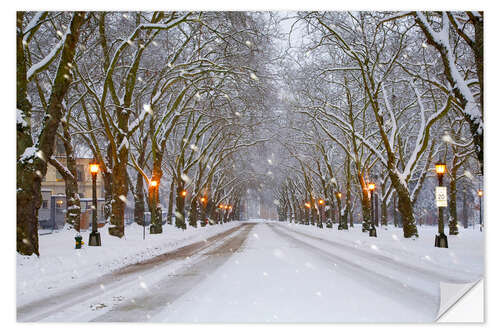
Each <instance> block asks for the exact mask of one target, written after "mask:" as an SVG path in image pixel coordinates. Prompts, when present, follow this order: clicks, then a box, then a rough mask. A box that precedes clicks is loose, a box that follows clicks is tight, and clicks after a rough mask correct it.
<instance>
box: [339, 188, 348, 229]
mask: <svg viewBox="0 0 500 333" xmlns="http://www.w3.org/2000/svg"><path fill="white" fill-rule="evenodd" d="M336 195H337V203H338V206H339V227H338V230H343V229H346V230H347V221H346V225H345V226H344V224H343V223H342V192H337V193H336Z"/></svg>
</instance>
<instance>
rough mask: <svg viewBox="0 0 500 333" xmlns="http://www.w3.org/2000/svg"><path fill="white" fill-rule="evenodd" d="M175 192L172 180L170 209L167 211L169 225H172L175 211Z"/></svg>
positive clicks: (169, 200) (169, 195)
mask: <svg viewBox="0 0 500 333" xmlns="http://www.w3.org/2000/svg"><path fill="white" fill-rule="evenodd" d="M174 191H175V182H174V181H173V180H172V182H171V183H170V193H169V194H168V209H167V219H168V221H167V223H168V224H172V217H173V210H174Z"/></svg>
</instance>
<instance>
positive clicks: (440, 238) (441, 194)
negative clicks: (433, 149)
mask: <svg viewBox="0 0 500 333" xmlns="http://www.w3.org/2000/svg"><path fill="white" fill-rule="evenodd" d="M435 171H436V175H437V177H438V187H437V188H436V205H437V207H438V234H437V235H436V238H435V242H434V246H435V247H442V248H447V247H448V238H447V237H446V235H445V233H444V207H446V206H447V196H446V187H443V176H444V174H445V173H446V164H445V163H442V162H438V163H436V165H435ZM375 189H376V184H375V183H374V182H370V183H368V184H367V188H366V190H367V191H368V193H369V199H370V229H369V236H370V237H377V229H376V228H375V209H374V200H373V195H374V191H375ZM336 195H337V197H338V199H339V230H340V229H341V226H342V213H341V208H340V207H341V201H340V199H341V198H342V193H341V192H337V193H336ZM477 195H478V196H479V225H480V230H481V231H482V230H483V217H482V210H483V209H482V197H483V190H481V189H479V190H478V191H477ZM324 203H325V201H324V200H323V199H318V206H319V209H320V211H321V212H323V210H322V208H323V205H324ZM305 207H306V208H307V209H311V203H310V202H306V203H305ZM322 217H323V216H322ZM322 217H321V219H320V221H322ZM363 231H365V230H363Z"/></svg>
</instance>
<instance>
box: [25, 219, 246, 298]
mask: <svg viewBox="0 0 500 333" xmlns="http://www.w3.org/2000/svg"><path fill="white" fill-rule="evenodd" d="M237 223H238V222H231V223H228V224H223V225H220V224H217V225H213V226H208V227H204V228H192V227H190V226H189V225H188V228H187V229H186V230H182V229H178V228H175V227H173V226H171V225H164V226H163V233H162V234H155V235H151V234H149V230H148V229H146V233H145V239H144V240H143V228H142V227H141V226H139V225H137V224H135V223H133V224H131V225H128V226H126V228H125V237H123V238H122V239H119V238H117V237H112V236H110V235H109V233H108V230H107V226H105V227H104V228H102V229H99V232H100V234H101V239H102V246H96V247H92V246H87V245H86V244H85V245H84V246H83V248H82V249H78V250H77V249H75V248H74V247H75V240H74V236H75V231H74V230H61V231H59V232H56V233H53V234H49V235H42V236H40V237H39V242H40V257H37V256H35V255H32V256H22V255H20V254H17V261H16V270H17V285H16V288H17V291H16V294H17V306H18V307H19V306H22V305H23V304H26V303H29V302H32V301H34V300H37V299H40V298H42V297H47V296H49V295H51V294H52V293H54V292H57V291H59V290H61V289H64V288H66V287H71V286H73V285H75V284H78V283H83V282H86V281H90V280H92V279H95V278H97V277H100V276H102V275H104V274H106V273H109V272H111V271H113V270H115V269H118V268H121V267H124V266H127V265H130V264H134V263H137V262H140V261H143V260H146V259H149V258H152V257H154V256H157V255H159V254H162V253H165V252H166V251H171V250H174V249H176V248H179V247H181V246H183V245H186V244H189V243H194V242H197V241H202V240H205V239H207V238H208V237H210V236H213V235H215V234H219V233H221V232H224V231H226V230H228V229H231V228H233V227H235V226H236V224H237ZM89 233H90V231H83V232H82V233H81V235H82V237H83V240H84V242H85V243H87V241H88V238H89Z"/></svg>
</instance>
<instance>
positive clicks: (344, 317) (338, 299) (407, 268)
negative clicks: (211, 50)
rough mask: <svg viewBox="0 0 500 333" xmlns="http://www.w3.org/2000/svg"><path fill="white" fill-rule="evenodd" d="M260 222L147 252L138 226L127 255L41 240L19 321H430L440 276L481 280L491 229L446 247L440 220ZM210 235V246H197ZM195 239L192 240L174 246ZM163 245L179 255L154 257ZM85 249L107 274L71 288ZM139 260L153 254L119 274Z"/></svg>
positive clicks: (156, 240)
mask: <svg viewBox="0 0 500 333" xmlns="http://www.w3.org/2000/svg"><path fill="white" fill-rule="evenodd" d="M259 222H260V223H251V224H242V223H231V224H227V225H223V226H213V227H209V228H206V229H200V230H191V231H186V232H184V233H182V232H181V231H178V230H175V231H174V230H171V231H170V232H169V233H168V232H167V233H166V234H164V235H163V236H161V235H155V237H152V236H149V235H148V237H152V238H151V239H150V240H149V241H148V242H149V243H151V244H149V245H148V247H147V250H145V248H144V242H143V241H142V239H141V237H142V233H140V237H138V236H137V235H136V236H133V235H134V232H133V231H132V230H131V231H130V232H128V237H129V239H128V240H127V241H123V243H121V244H122V245H123V246H124V248H127V249H128V250H127V251H128V252H122V251H121V250H120V252H118V251H117V249H118V248H119V249H121V248H122V247H121V246H122V245H121V244H118V245H114V244H113V245H112V242H113V241H115V242H122V241H120V240H112V239H108V238H109V237H106V238H104V239H103V245H105V244H109V245H108V246H109V250H105V251H109V253H108V252H106V253H104V252H100V253H101V254H102V255H99V254H91V253H88V252H85V251H93V250H95V249H94V248H93V249H89V248H86V249H84V250H83V251H81V252H80V256H78V255H75V254H74V252H78V251H76V250H72V249H71V248H68V249H65V250H64V251H62V250H63V249H62V248H61V246H59V251H61V252H63V253H69V254H67V255H66V254H60V253H59V252H58V251H56V250H55V249H54V248H55V247H56V246H55V245H54V244H59V243H56V242H50V244H51V245H49V244H44V245H42V247H41V253H42V254H43V253H46V254H45V255H46V258H44V257H41V258H40V259H36V258H29V259H24V258H22V257H21V258H18V277H17V280H18V289H17V293H18V320H20V321H39V320H41V321H155V322H429V321H433V320H434V319H435V318H436V316H437V313H438V309H439V303H440V282H447V283H465V282H470V281H476V280H477V279H479V278H480V277H481V276H482V275H483V271H484V259H483V258H484V252H483V233H480V232H479V231H478V230H477V229H476V230H475V231H473V230H461V234H460V236H449V245H450V248H449V249H438V248H434V246H433V242H434V240H433V237H434V235H435V228H427V227H425V228H420V229H419V233H420V237H419V239H417V240H410V239H404V238H402V230H401V229H395V228H393V227H389V228H388V229H387V230H385V229H384V228H379V229H378V236H379V237H378V238H370V237H368V235H367V234H366V233H362V232H361V231H360V230H359V227H356V228H354V229H350V230H349V231H338V230H336V229H318V228H316V227H313V226H303V225H294V224H288V223H279V222H271V223H262V221H259ZM234 227H238V228H237V229H235V230H229V229H231V228H234ZM137 229H138V228H137ZM228 230H229V231H228ZM223 232H224V233H223ZM216 233H219V234H220V235H219V236H216V237H212V238H209V236H208V234H211V235H215V234H216ZM102 234H103V235H104V234H105V233H104V232H102ZM135 234H137V232H136V233H135ZM43 237H49V236H42V239H41V240H42V241H43ZM50 237H54V238H55V237H62V236H58V235H51V236H50ZM134 237H135V238H134ZM161 237H163V238H161ZM131 238H132V239H131ZM160 239H161V240H160ZM203 239H206V240H207V241H206V246H203V247H200V246H195V245H196V242H197V241H198V242H199V240H203ZM106 241H107V242H108V243H106ZM47 242H48V241H47ZM59 242H60V243H61V244H66V242H64V241H63V240H62V239H60V240H59ZM125 242H126V243H125ZM141 242H142V243H141ZM187 244H195V245H193V246H188V247H185V248H181V250H177V252H176V251H172V250H173V249H175V248H179V247H180V246H185V245H187ZM203 244H204V243H203ZM118 246H120V247H118ZM125 246H126V247H125ZM44 247H47V248H46V249H45V250H46V252H43V251H44ZM49 248H50V249H52V250H53V251H54V252H53V253H51V252H49ZM104 249H105V247H104V246H103V248H102V249H101V250H104ZM165 251H170V252H171V253H170V252H169V253H170V254H169V255H168V256H166V257H154V256H155V255H157V254H160V253H163V252H165ZM57 253H59V254H57ZM84 254H89V258H88V259H87V261H86V262H83V265H84V266H83V267H84V268H83V269H81V271H82V270H83V272H80V274H79V276H78V278H79V279H80V280H81V281H83V280H89V279H91V278H92V277H96V276H101V275H103V274H102V272H101V270H102V271H103V272H106V273H108V274H107V275H104V276H103V278H102V283H100V284H96V285H95V286H93V285H92V288H93V290H94V291H93V292H91V291H87V288H89V286H88V285H86V286H85V285H84V288H82V290H78V289H76V290H75V289H74V288H73V290H69V291H67V292H66V294H64V292H65V290H66V289H68V288H69V286H70V285H71V284H70V282H71V280H69V282H68V281H67V279H68V276H73V275H74V272H73V269H75V270H76V269H77V268H76V267H74V268H71V267H72V266H79V265H82V263H81V262H74V263H72V264H71V265H70V264H68V261H71V260H75V258H76V260H81V256H83V255H84ZM108 255H109V256H110V257H111V258H108V257H107V256H108ZM141 258H153V259H151V260H153V261H152V262H150V263H149V264H147V263H143V264H139V265H132V266H128V267H126V268H124V269H122V271H120V270H118V271H116V268H117V267H123V266H125V265H127V264H130V263H136V262H138V261H140V260H141ZM27 261H30V265H26V264H27ZM57 262H59V265H60V270H58V271H57V272H56V273H54V274H53V273H51V272H47V271H45V272H44V274H43V275H42V278H41V279H40V274H39V273H40V272H41V269H42V268H50V269H52V270H53V269H54V265H55V264H54V263H57ZM33 263H34V264H35V265H33ZM37 265H38V267H37ZM99 265H101V266H99ZM101 267H102V269H101ZM130 267H131V268H130ZM110 272H111V273H110ZM36 275H38V276H36ZM38 279H40V280H41V281H40V282H39V283H38V285H37V287H33V288H31V289H27V287H24V288H23V287H22V286H23V285H24V284H23V281H27V282H29V283H27V284H30V283H32V282H33V281H35V280H38ZM44 281H45V282H44ZM49 281H51V282H56V281H59V283H58V284H59V285H60V287H59V288H58V291H52V289H49V290H47V289H44V288H46V287H47V286H48V285H50V283H48V282H49ZM65 281H66V282H65ZM92 288H91V289H92ZM98 288H99V289H98ZM51 292H53V294H52V296H51V294H50V293H51ZM82 293H83V294H85V293H87V294H86V296H85V297H83V296H82V297H80V300H78V301H77V302H74V303H72V304H67V303H64V302H65V300H66V299H67V298H68V297H77V295H79V294H82ZM61 302H62V303H61Z"/></svg>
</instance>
